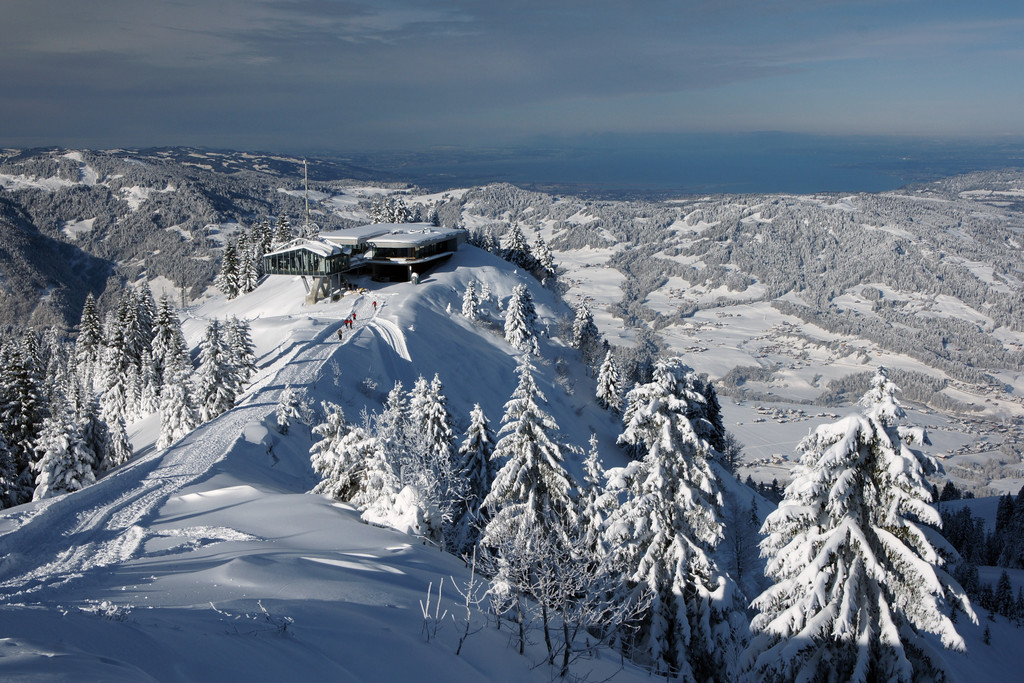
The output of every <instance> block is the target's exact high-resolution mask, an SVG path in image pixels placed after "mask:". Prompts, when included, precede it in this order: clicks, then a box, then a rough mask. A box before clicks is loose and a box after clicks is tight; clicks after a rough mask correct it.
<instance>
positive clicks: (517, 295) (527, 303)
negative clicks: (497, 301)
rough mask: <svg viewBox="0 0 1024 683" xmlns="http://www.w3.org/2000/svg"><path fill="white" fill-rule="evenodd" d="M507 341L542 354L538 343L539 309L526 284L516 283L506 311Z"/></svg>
mask: <svg viewBox="0 0 1024 683" xmlns="http://www.w3.org/2000/svg"><path fill="white" fill-rule="evenodd" d="M505 341H507V342H508V343H509V344H511V345H512V346H513V347H514V348H517V349H519V350H520V351H525V352H527V353H532V354H533V355H535V356H536V355H539V354H540V347H539V346H538V343H537V311H536V309H534V307H533V299H532V297H530V290H528V289H527V288H526V285H516V286H515V287H514V288H513V289H512V296H511V297H509V300H508V309H507V310H506V311H505Z"/></svg>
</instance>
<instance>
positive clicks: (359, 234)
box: [320, 223, 463, 246]
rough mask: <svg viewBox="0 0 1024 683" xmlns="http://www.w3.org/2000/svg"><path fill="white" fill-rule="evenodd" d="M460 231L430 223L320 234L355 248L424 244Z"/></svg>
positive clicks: (449, 236) (353, 229) (392, 224)
mask: <svg viewBox="0 0 1024 683" xmlns="http://www.w3.org/2000/svg"><path fill="white" fill-rule="evenodd" d="M461 232H463V231H462V230H457V229H452V228H442V227H439V226H436V225H432V224H430V223H372V224H370V225H360V226H359V227H356V228H347V229H345V230H332V231H330V232H323V233H320V237H321V238H322V239H325V240H329V241H330V242H332V243H334V244H339V245H343V246H345V245H348V246H355V245H360V244H366V243H367V242H373V243H374V244H375V245H377V246H408V245H415V244H425V243H430V242H436V241H439V240H445V239H450V238H452V237H456V236H458V235H459V234H460V233H461Z"/></svg>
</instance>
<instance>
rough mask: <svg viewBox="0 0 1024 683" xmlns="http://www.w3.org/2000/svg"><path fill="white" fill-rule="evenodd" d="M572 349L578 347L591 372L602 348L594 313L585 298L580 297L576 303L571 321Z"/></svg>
mask: <svg viewBox="0 0 1024 683" xmlns="http://www.w3.org/2000/svg"><path fill="white" fill-rule="evenodd" d="M571 345H572V347H573V348H574V349H579V352H580V355H581V356H582V357H583V362H584V364H585V365H586V366H587V368H588V369H589V370H590V372H593V368H594V366H595V365H596V364H597V360H598V358H600V357H601V356H600V354H601V351H602V350H603V347H602V344H601V333H600V332H599V331H598V329H597V325H596V324H595V323H594V314H593V313H591V311H590V304H588V303H587V300H586V299H580V301H579V303H577V304H576V314H575V316H574V318H573V321H572V342H571Z"/></svg>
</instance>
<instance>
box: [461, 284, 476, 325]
mask: <svg viewBox="0 0 1024 683" xmlns="http://www.w3.org/2000/svg"><path fill="white" fill-rule="evenodd" d="M479 308H480V299H478V298H477V296H476V284H475V283H474V282H473V281H472V280H470V281H469V284H468V285H466V291H465V292H464V293H463V295H462V315H464V316H466V319H467V320H476V318H477V315H478V314H479Z"/></svg>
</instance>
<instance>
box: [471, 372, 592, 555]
mask: <svg viewBox="0 0 1024 683" xmlns="http://www.w3.org/2000/svg"><path fill="white" fill-rule="evenodd" d="M517 373H518V375H519V384H518V386H517V387H516V390H515V391H514V392H513V393H512V397H511V399H509V401H508V402H507V403H506V404H505V414H504V415H503V416H502V418H501V429H500V430H499V431H498V435H499V440H498V443H497V444H495V447H494V453H493V454H492V456H491V458H492V460H495V461H497V462H500V463H502V465H501V469H499V470H498V472H497V474H495V477H494V481H493V483H492V484H491V490H490V492H489V493H488V494H487V497H486V498H485V499H484V502H483V507H485V508H487V511H488V514H489V515H490V517H491V519H490V521H489V522H488V524H487V528H486V531H485V533H484V539H483V542H484V543H485V544H488V545H490V544H494V543H496V541H497V539H498V538H499V537H500V536H502V535H508V536H510V537H511V536H515V533H509V534H506V532H511V531H512V530H513V527H517V526H518V525H519V524H526V525H528V526H529V527H531V528H532V529H533V530H534V531H536V532H537V533H540V534H545V535H547V534H553V533H559V532H560V531H564V527H563V526H562V525H563V522H565V521H567V520H572V519H573V518H574V517H575V514H574V509H573V505H572V500H571V499H570V497H569V490H570V489H571V488H572V486H571V484H570V481H569V475H568V473H566V471H565V467H564V466H563V464H562V463H563V457H562V451H561V448H560V447H559V445H558V443H557V442H556V440H555V438H554V435H555V433H557V431H558V424H557V423H556V422H555V420H554V418H552V417H551V416H550V415H549V414H548V413H546V412H545V411H544V410H543V409H542V408H541V406H540V402H542V401H544V400H545V398H544V394H542V393H541V391H540V389H538V388H537V385H536V383H535V381H534V379H533V367H532V366H531V365H530V363H529V361H528V360H526V359H524V360H523V361H522V362H521V363H520V365H519V368H518V370H517Z"/></svg>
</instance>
